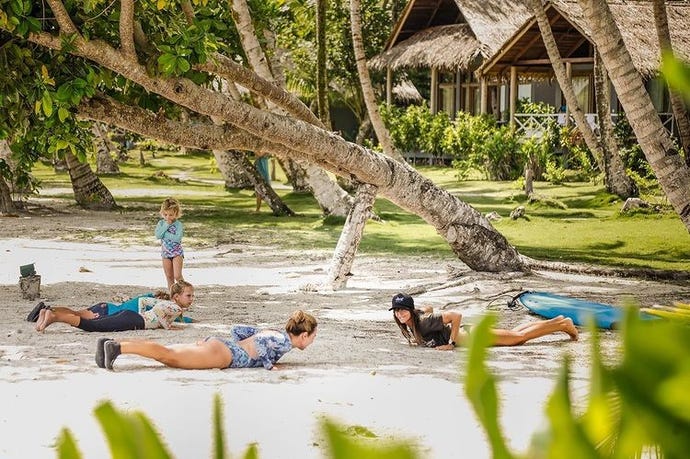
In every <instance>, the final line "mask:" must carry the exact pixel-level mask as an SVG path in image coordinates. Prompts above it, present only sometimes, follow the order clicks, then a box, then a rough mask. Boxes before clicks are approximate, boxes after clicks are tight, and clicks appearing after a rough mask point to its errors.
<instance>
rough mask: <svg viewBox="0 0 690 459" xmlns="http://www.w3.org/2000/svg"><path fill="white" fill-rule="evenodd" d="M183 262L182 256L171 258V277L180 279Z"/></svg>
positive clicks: (176, 279)
mask: <svg viewBox="0 0 690 459" xmlns="http://www.w3.org/2000/svg"><path fill="white" fill-rule="evenodd" d="M183 262H184V258H182V257H179V256H178V257H175V258H173V259H172V269H173V277H174V280H175V281H180V280H183V279H182V264H183Z"/></svg>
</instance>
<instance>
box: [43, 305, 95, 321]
mask: <svg viewBox="0 0 690 459" xmlns="http://www.w3.org/2000/svg"><path fill="white" fill-rule="evenodd" d="M50 309H51V310H52V311H53V312H64V313H68V314H74V315H77V316H79V317H81V318H82V319H89V320H91V319H97V318H98V314H96V313H95V312H93V311H89V310H88V309H79V310H74V309H72V308H68V307H65V306H52V307H51V308H50Z"/></svg>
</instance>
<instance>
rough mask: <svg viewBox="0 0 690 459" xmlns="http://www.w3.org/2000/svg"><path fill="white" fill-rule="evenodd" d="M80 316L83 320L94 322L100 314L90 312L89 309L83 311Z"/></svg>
mask: <svg viewBox="0 0 690 459" xmlns="http://www.w3.org/2000/svg"><path fill="white" fill-rule="evenodd" d="M79 316H80V317H81V318H82V319H87V320H93V319H98V317H99V314H98V313H97V312H93V311H89V310H88V309H87V310H85V311H81V314H79Z"/></svg>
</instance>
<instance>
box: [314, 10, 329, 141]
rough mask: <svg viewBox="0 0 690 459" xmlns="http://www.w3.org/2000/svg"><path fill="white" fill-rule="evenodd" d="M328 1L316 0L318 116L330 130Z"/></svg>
mask: <svg viewBox="0 0 690 459" xmlns="http://www.w3.org/2000/svg"><path fill="white" fill-rule="evenodd" d="M327 10H328V0H316V109H317V113H316V116H318V117H319V119H320V120H321V122H322V123H323V124H324V125H325V126H327V127H328V128H329V129H330V126H331V115H330V112H329V107H328V84H327V83H328V77H327V76H326V64H327V56H326V11H327Z"/></svg>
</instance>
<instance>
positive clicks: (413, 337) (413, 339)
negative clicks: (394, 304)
mask: <svg viewBox="0 0 690 459" xmlns="http://www.w3.org/2000/svg"><path fill="white" fill-rule="evenodd" d="M408 311H410V315H411V316H412V326H411V327H408V326H407V324H404V323H402V322H400V321H399V320H398V317H397V316H396V315H395V311H393V319H394V320H395V323H396V324H398V327H399V328H400V331H401V332H402V334H403V336H404V337H405V339H406V340H407V344H409V345H410V346H414V345H417V346H423V345H424V338H422V335H421V334H420V333H419V314H421V313H422V311H420V310H419V309H414V310H409V309H408Z"/></svg>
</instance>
